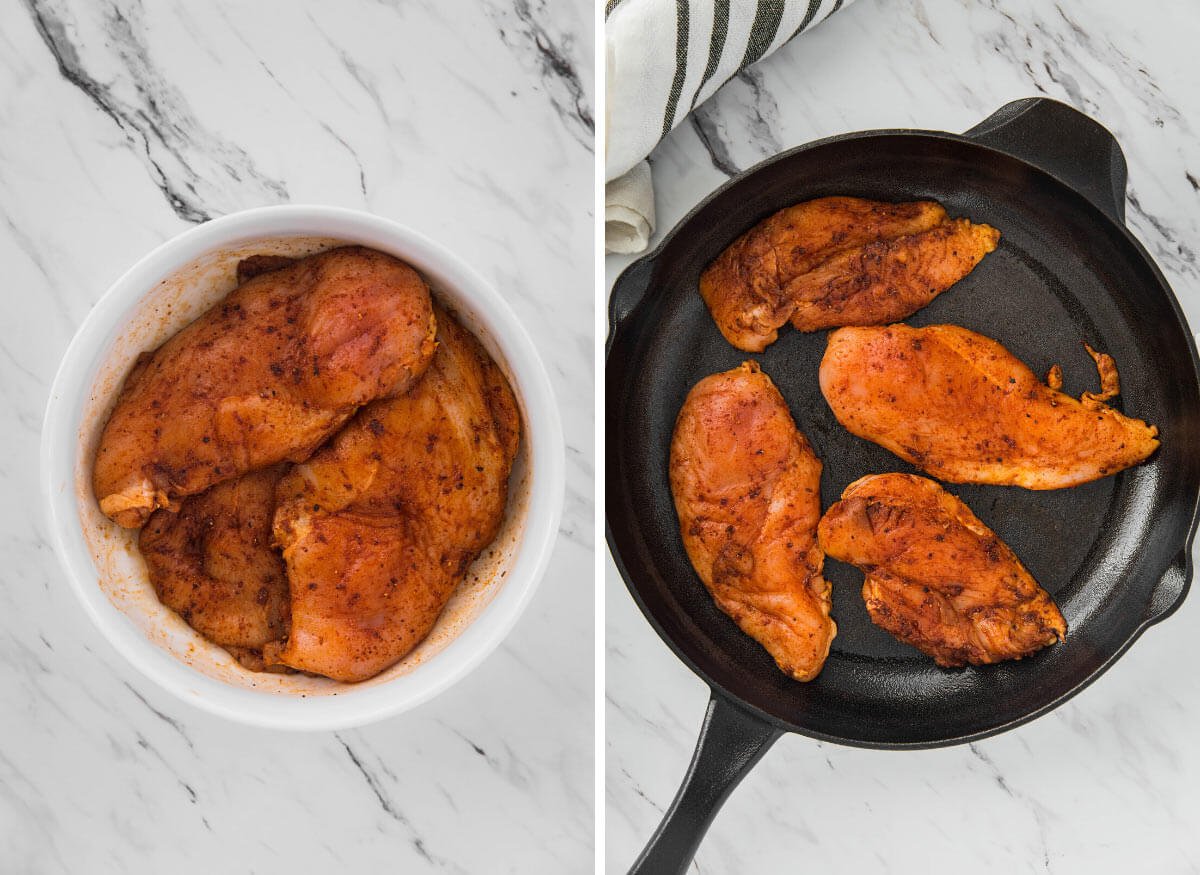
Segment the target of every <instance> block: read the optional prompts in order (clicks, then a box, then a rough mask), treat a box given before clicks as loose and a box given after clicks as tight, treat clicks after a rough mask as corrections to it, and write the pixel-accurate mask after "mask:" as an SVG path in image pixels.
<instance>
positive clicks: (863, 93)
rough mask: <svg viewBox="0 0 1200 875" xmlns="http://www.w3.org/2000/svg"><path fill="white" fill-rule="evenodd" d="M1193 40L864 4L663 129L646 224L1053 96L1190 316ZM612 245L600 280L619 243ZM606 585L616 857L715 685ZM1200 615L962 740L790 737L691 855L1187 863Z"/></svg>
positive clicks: (1032, 1) (1123, 24)
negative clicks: (809, 152) (1049, 706)
mask: <svg viewBox="0 0 1200 875" xmlns="http://www.w3.org/2000/svg"><path fill="white" fill-rule="evenodd" d="M1197 45H1200V6H1197V5H1196V4H1195V3H1193V2H1189V0H1173V2H1164V3H1161V4H1145V3H1142V4H1135V3H1125V2H1121V0H1103V2H1096V0H1086V2H1085V0H1065V2H1059V3H1051V2H1044V0H860V2H858V3H855V4H854V5H852V6H850V7H848V8H846V9H844V10H843V11H841V12H839V13H838V14H837V15H835V16H834V17H833V18H831V19H830V20H829V21H828V22H826V23H825V24H823V25H821V26H820V27H819V28H817V29H816V30H814V31H813V32H812V33H810V34H807V35H805V36H804V37H802V38H801V39H799V40H797V41H796V42H794V43H792V44H790V45H789V46H787V47H786V48H784V49H783V50H781V51H780V52H778V53H777V54H776V55H774V56H772V57H771V58H769V59H768V60H767V61H766V62H765V63H763V64H762V65H760V66H758V67H756V68H754V69H752V70H751V71H750V72H749V73H748V74H746V75H743V76H742V77H740V78H738V79H735V80H734V81H733V82H732V83H731V84H730V85H729V87H727V88H726V89H725V90H724V91H723V92H721V93H720V94H719V95H718V96H717V98H716V99H715V100H713V101H712V102H710V103H708V104H707V105H705V106H704V107H703V108H702V109H701V110H700V111H699V112H698V113H697V115H696V117H695V118H694V119H692V120H691V121H690V123H689V124H684V125H682V126H681V127H680V128H679V129H677V130H676V131H675V132H674V133H672V134H671V136H670V137H668V138H667V140H666V141H664V143H663V144H662V145H661V146H660V147H659V148H658V149H657V151H656V152H655V153H654V154H653V156H652V160H653V163H654V179H655V188H656V190H657V194H658V213H659V221H660V228H661V230H662V231H667V230H669V229H670V228H671V227H672V226H673V225H674V224H675V223H676V222H677V221H678V220H679V219H680V218H681V217H682V216H683V215H684V213H686V212H687V210H688V209H689V208H690V207H691V206H693V205H694V204H695V203H696V202H697V201H698V200H700V198H702V197H703V196H704V195H705V194H707V193H708V192H709V191H711V190H712V189H714V188H716V187H717V186H718V185H720V184H721V183H723V182H724V181H725V179H726V178H727V176H728V174H730V173H733V172H736V171H737V170H739V169H744V168H747V167H749V166H751V165H753V164H754V163H756V162H757V161H759V160H761V159H762V158H764V157H766V156H768V155H772V154H774V153H775V152H778V151H779V150H780V149H782V148H786V147H789V146H793V145H798V144H800V143H804V142H807V141H809V140H813V139H816V138H818V137H824V136H828V135H832V134H836V133H841V132H846V131H854V130H862V129H865V128H886V127H921V128H932V129H942V130H951V131H962V130H965V129H967V128H969V127H971V126H972V125H974V124H975V123H976V122H978V121H979V120H980V119H982V118H983V117H985V116H986V115H988V114H989V113H990V112H992V111H993V110H995V109H996V108H997V107H999V106H1000V105H1002V104H1004V103H1006V102H1008V101H1010V100H1014V99H1017V98H1021V97H1028V96H1033V95H1039V94H1045V95H1049V96H1050V97H1054V98H1057V99H1060V100H1066V101H1068V102H1070V103H1073V104H1075V105H1076V106H1078V107H1079V108H1081V109H1083V110H1084V111H1085V112H1088V113H1090V114H1091V115H1093V116H1095V117H1096V118H1098V119H1100V120H1101V121H1102V122H1103V123H1104V124H1105V125H1107V126H1108V127H1109V128H1110V129H1111V130H1112V131H1113V133H1115V134H1116V136H1117V137H1118V138H1119V140H1120V142H1121V144H1122V146H1123V148H1124V150H1125V155H1126V157H1127V158H1128V161H1129V203H1128V211H1127V212H1128V220H1129V225H1130V227H1131V228H1132V229H1133V232H1134V233H1135V234H1136V235H1137V236H1138V238H1139V239H1140V240H1141V241H1142V242H1143V243H1144V244H1145V245H1146V247H1147V248H1148V249H1149V251H1150V252H1151V253H1153V255H1154V257H1155V258H1156V259H1157V261H1158V263H1159V265H1160V266H1161V267H1162V269H1163V271H1164V273H1165V274H1166V275H1167V277H1168V279H1169V280H1170V282H1171V284H1172V286H1173V287H1174V289H1175V292H1176V294H1177V295H1178V296H1179V297H1180V299H1181V301H1182V302H1183V307H1184V309H1185V311H1186V312H1187V314H1188V316H1189V318H1190V319H1191V321H1192V324H1193V325H1194V326H1200V269H1198V265H1197V255H1196V252H1197V247H1200V139H1198V137H1197V132H1198V129H1200V89H1197V87H1196V83H1197V75H1198V73H1200V56H1198V55H1197V51H1196V46H1197ZM660 236H661V234H660ZM607 261H608V263H607V271H608V278H609V282H610V283H611V281H612V279H614V278H615V277H616V275H617V273H618V272H619V270H620V269H621V268H622V267H623V266H624V265H625V264H626V263H628V259H627V258H626V259H622V258H618V257H610V258H609V259H608V260H607ZM606 587H607V645H608V660H607V687H608V690H607V730H608V737H607V766H606V768H607V785H606V810H607V839H606V851H607V868H608V871H610V872H621V871H624V869H625V868H626V867H627V866H628V864H629V863H630V861H631V860H632V859H633V858H634V856H635V855H636V853H637V851H638V849H640V847H641V845H642V843H643V842H644V841H645V840H646V838H647V837H648V836H649V835H650V833H651V832H652V831H653V828H654V826H655V825H656V824H657V822H658V820H659V817H660V815H661V813H662V811H663V808H664V807H665V806H666V805H668V804H669V803H670V801H671V798H672V796H673V794H674V792H675V789H676V787H677V786H678V783H679V780H680V778H681V776H682V775H683V772H684V769H685V766H686V763H687V761H688V758H689V756H690V755H691V751H692V746H693V744H694V743H695V739H696V732H697V728H698V727H699V724H700V719H701V717H702V715H703V713H704V708H705V705H706V703H707V692H706V690H705V689H704V687H703V685H702V684H701V682H700V681H699V680H697V679H696V678H695V677H694V676H693V675H691V674H690V673H689V672H688V671H687V670H686V669H685V668H684V667H683V665H682V664H681V663H680V662H678V661H677V660H676V658H675V657H674V656H673V655H672V654H671V653H670V652H669V651H668V650H667V648H666V647H665V646H664V645H662V644H661V643H660V642H659V641H658V639H657V638H656V637H655V635H654V632H653V631H652V630H651V629H650V627H649V626H648V625H647V624H646V622H645V621H644V620H643V619H642V617H641V615H640V614H639V613H638V610H637V608H636V607H635V606H634V604H633V602H632V600H631V599H630V598H629V596H628V595H627V594H626V592H625V589H624V586H623V585H622V584H621V582H620V580H619V578H618V576H617V574H616V571H615V570H614V569H613V567H612V566H611V563H610V564H609V568H608V572H607V575H606ZM1198 629H1200V599H1198V598H1196V596H1195V595H1194V594H1193V597H1192V598H1191V599H1190V600H1189V601H1188V602H1187V603H1186V604H1185V605H1184V607H1183V608H1182V610H1181V611H1180V612H1179V613H1178V614H1176V615H1175V616H1174V617H1172V618H1171V619H1169V620H1168V621H1166V622H1165V623H1164V624H1162V625H1161V626H1157V627H1155V628H1154V629H1152V630H1150V632H1148V633H1147V634H1146V635H1145V636H1144V637H1143V638H1142V639H1141V640H1140V641H1139V642H1138V643H1137V644H1136V645H1135V646H1134V647H1133V649H1132V650H1131V651H1130V652H1129V653H1128V654H1127V655H1126V656H1125V657H1124V658H1123V659H1122V660H1121V661H1120V663H1118V665H1117V666H1116V667H1115V668H1113V669H1112V671H1110V672H1109V673H1108V674H1107V675H1105V676H1104V677H1103V678H1102V679H1101V680H1100V681H1098V682H1097V683H1096V684H1095V685H1094V686H1092V687H1091V688H1089V689H1088V690H1086V691H1085V692H1084V693H1082V694H1081V695H1080V696H1078V697H1077V698H1076V699H1074V700H1072V701H1071V702H1070V703H1069V704H1067V705H1066V706H1065V707H1063V708H1061V709H1059V710H1058V711H1056V712H1054V713H1053V714H1051V715H1050V716H1047V717H1044V718H1042V719H1040V720H1038V721H1036V722H1034V723H1032V724H1030V725H1028V726H1026V727H1023V728H1021V729H1018V730H1016V731H1014V732H1011V733H1009V734H1006V735H1002V736H999V737H997V738H993V739H990V740H986V741H982V742H979V743H977V744H973V745H970V746H968V747H961V748H952V749H946V750H938V751H929V752H921V753H901V754H897V753H886V752H873V751H862V750H851V749H848V748H843V747H837V746H833V745H828V744H818V743H816V742H813V741H810V740H808V739H805V738H801V737H798V736H785V737H784V738H783V740H781V741H780V742H778V743H777V744H776V745H775V747H774V748H773V749H772V750H771V751H770V752H768V754H767V755H766V757H765V758H764V759H763V761H762V762H761V763H760V764H759V765H758V767H757V768H755V770H754V771H753V772H752V773H751V775H750V777H749V778H748V779H747V780H746V781H745V783H743V784H742V786H741V787H739V788H738V789H737V790H736V791H735V792H734V795H733V796H732V797H731V798H730V800H729V802H728V803H727V804H726V805H725V808H724V810H723V811H722V812H721V814H720V815H719V816H718V818H717V821H716V823H715V824H714V826H713V828H712V830H711V832H710V833H709V835H708V838H707V839H706V841H705V843H704V844H703V846H702V847H701V849H700V853H699V856H698V858H697V862H696V865H695V866H694V867H693V870H692V871H696V872H702V873H729V872H743V873H758V872H764V873H765V872H821V873H825V875H833V873H853V875H870V873H884V872H886V873H898V875H905V873H917V872H922V873H923V872H970V873H995V875H1014V873H1026V872H1029V873H1044V872H1051V873H1055V875H1068V873H1072V875H1073V873H1089V875H1094V873H1110V872H1111V873H1117V872H1130V871H1137V872H1154V873H1159V872H1162V873H1183V872H1195V871H1200V831H1198V830H1197V823H1198V822H1200V743H1198V742H1197V738H1198V737H1200V675H1198V674H1197V672H1196V671H1195V670H1194V664H1195V653H1196V652H1195V641H1196V638H1197V633H1198Z"/></svg>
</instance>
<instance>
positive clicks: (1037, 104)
mask: <svg viewBox="0 0 1200 875" xmlns="http://www.w3.org/2000/svg"><path fill="white" fill-rule="evenodd" d="M963 136H965V137H967V138H968V139H971V140H974V141H976V142H977V143H981V144H982V145H984V146H990V147H991V148H993V149H998V150H1000V151H1001V152H1007V153H1009V154H1010V155H1015V156H1016V157H1017V158H1020V159H1021V160H1023V161H1026V162H1028V163H1029V164H1032V165H1034V166H1035V167H1038V168H1040V169H1041V170H1044V171H1046V172H1047V173H1049V174H1050V175H1051V176H1054V177H1056V178H1058V179H1059V180H1060V181H1062V182H1064V183H1066V184H1067V185H1068V186H1069V187H1071V188H1073V189H1075V190H1076V191H1077V192H1079V193H1080V194H1082V195H1083V196H1084V197H1086V198H1087V199H1088V200H1089V201H1091V202H1092V203H1093V204H1094V205H1095V206H1096V207H1098V208H1099V209H1100V210H1101V211H1102V212H1104V213H1105V214H1107V215H1108V216H1110V217H1112V218H1113V219H1116V220H1117V222H1118V223H1120V224H1122V225H1124V224H1125V181H1126V177H1127V175H1128V174H1127V170H1126V165H1125V154H1124V153H1123V152H1122V151H1121V146H1120V144H1119V143H1117V138H1116V137H1114V136H1113V135H1112V134H1111V133H1109V131H1108V129H1107V128H1105V127H1104V126H1103V125H1102V124H1100V123H1099V122H1097V121H1096V120H1095V119H1092V118H1089V117H1088V116H1086V115H1084V114H1083V113H1081V112H1080V111H1079V110H1077V109H1074V108H1073V107H1070V106H1067V104H1065V103H1059V102H1058V101H1057V100H1049V99H1048V98H1045V97H1028V98H1026V99H1024V100H1014V101H1013V102H1012V103H1008V104H1005V105H1004V106H1002V107H1000V109H998V110H996V111H995V112H994V113H992V114H991V115H990V116H988V117H987V118H986V119H984V120H983V121H982V122H980V123H979V124H977V125H976V126H975V127H973V128H971V130H969V131H967V132H966V133H965V134H964V135H963Z"/></svg>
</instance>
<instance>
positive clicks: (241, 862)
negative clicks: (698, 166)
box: [0, 0, 595, 875]
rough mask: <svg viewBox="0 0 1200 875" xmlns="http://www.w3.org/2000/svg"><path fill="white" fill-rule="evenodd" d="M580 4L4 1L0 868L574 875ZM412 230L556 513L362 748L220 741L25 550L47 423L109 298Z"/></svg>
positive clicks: (586, 140) (581, 717) (328, 737)
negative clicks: (217, 240) (483, 656)
mask: <svg viewBox="0 0 1200 875" xmlns="http://www.w3.org/2000/svg"><path fill="white" fill-rule="evenodd" d="M592 10H593V7H592V5H591V4H590V3H588V2H586V0H577V2H570V3H545V2H529V0H513V2H505V0H486V2H480V3H473V4H464V5H463V7H462V8H459V9H457V10H455V11H451V10H450V9H449V8H448V6H447V4H439V3H435V2H424V3H415V2H414V3H407V2H406V3H395V2H366V0H363V2H358V0H354V2H347V3H338V4H330V3H322V2H316V0H311V2H296V3H291V2H287V3H285V2H282V0H278V2H269V3H256V4H244V3H237V2H232V0H229V2H220V3H204V4H192V3H183V2H165V3H147V4H141V3H138V2H136V0H132V2H125V0H120V2H115V3H110V2H106V3H90V2H85V0H26V2H19V0H0V264H3V266H4V269H3V274H4V289H3V291H2V292H0V295H2V297H3V302H4V318H3V320H2V324H0V369H2V372H3V375H2V376H0V399H2V401H3V404H4V407H5V409H6V415H5V416H4V419H3V425H2V426H0V448H2V452H0V552H2V553H3V555H4V557H5V561H4V564H3V570H2V571H0V577H2V579H3V585H2V586H0V660H2V661H3V664H4V671H3V673H0V869H2V870H3V871H5V872H22V873H24V872H29V873H35V872H36V873H39V875H43V873H78V872H88V873H139V872H170V873H189V872H196V873H208V872H212V871H228V872H235V871H236V872H260V873H267V872H284V871H289V872H315V871H325V872H338V871H347V872H349V871H356V872H378V871H406V872H418V871H419V872H425V871H445V872H452V873H476V872H489V873H492V872H496V873H502V872H513V873H522V875H524V873H556V875H557V873H564V872H587V871H591V868H592V853H593V789H592V788H593V766H592V761H593V758H592V751H593V732H592V721H593V714H594V706H593V670H592V664H593V652H594V651H593V642H594V636H593V625H592V611H591V606H592V605H593V604H594V596H593V593H592V589H591V587H590V586H589V585H588V581H589V580H590V577H591V575H590V573H589V572H590V569H591V568H592V567H593V558H592V557H593V549H594V543H593V540H594V539H593V504H592V498H591V496H592V486H591V484H592V478H593V464H592V458H593V444H594V438H593V400H592V399H593V384H594V359H593V338H592V333H593V332H592V330H591V329H592V324H593V321H592V315H593V304H592V301H593V297H592V287H593V279H592V273H591V266H592V265H593V264H594V263H595V262H594V255H593V243H592V241H593V233H592V228H593V219H594V215H593V209H592V203H593V197H592V191H593V145H592V143H593V122H592V116H593V111H592V109H591V107H592V105H593V102H594V95H593V93H592V78H593V77H592V72H591V71H592V68H593V57H594V55H593V51H594V50H593V42H592ZM289 201H290V202H299V203H304V202H309V203H324V204H337V205H342V206H347V207H354V208H358V209H364V210H369V211H371V212H374V213H378V214H380V215H383V216H387V217H390V218H394V219H396V220H398V221H400V222H403V223H405V224H408V225H411V226H412V227H415V228H417V229H419V230H420V231H422V232H424V233H425V234H427V235H428V236H430V237H433V238H434V239H436V240H438V241H440V242H442V243H444V244H446V245H447V246H449V247H450V248H452V249H453V250H455V251H456V252H458V253H460V254H461V255H462V256H464V257H465V258H466V260H467V261H468V262H470V263H471V264H472V265H473V266H474V267H475V268H476V269H478V270H479V271H480V272H481V273H482V274H483V275H484V276H486V277H487V278H488V279H489V280H490V281H491V282H492V283H493V284H494V285H495V286H496V287H497V288H498V289H499V290H500V291H501V292H502V293H503V294H504V295H505V296H506V297H507V298H508V300H509V301H510V303H511V304H512V305H513V307H514V308H515V309H516V311H517V313H518V315H519V316H520V318H521V319H522V321H523V322H524V324H525V325H526V326H527V328H528V329H529V331H530V333H531V334H532V335H533V336H534V338H535V340H536V342H537V345H538V347H539V349H540V351H541V354H542V356H543V358H544V360H545V362H546V365H547V367H548V369H549V371H550V373H551V376H552V379H553V382H554V388H555V391H556V392H557V395H558V398H559V399H560V403H561V410H562V416H563V423H564V428H565V432H566V440H567V445H568V446H567V475H568V496H567V502H566V509H565V513H564V516H563V522H562V531H561V537H560V539H559V542H558V545H557V548H556V550H555V553H554V556H553V560H552V562H551V565H550V569H549V572H548V573H547V575H546V577H545V579H544V581H543V583H542V586H541V588H540V590H539V591H538V593H537V595H536V597H535V599H534V601H533V603H532V605H531V606H530V608H529V610H528V612H527V613H526V614H525V615H524V617H523V618H522V620H521V621H520V623H519V624H518V625H517V626H516V628H515V629H514V631H513V632H512V633H511V635H510V636H509V638H508V639H507V640H506V642H505V643H504V644H503V645H502V646H501V647H500V648H499V649H498V650H497V651H496V652H495V654H494V655H493V656H491V657H490V658H489V659H488V660H487V661H486V662H485V663H484V664H483V665H482V666H481V667H480V668H479V669H477V670H476V671H475V672H474V673H472V674H471V675H470V676H469V677H467V678H466V679H465V680H463V681H462V682H461V683H459V684H457V685H456V686H455V687H454V688H452V689H451V690H449V691H448V692H446V693H444V694H442V695H441V696H440V697H438V698H437V699H435V700H433V701H432V702H430V703H428V704H426V705H425V706H423V707H421V708H420V709H419V710H417V711H415V712H412V713H409V714H406V715H402V716H400V717H397V718H394V719H391V720H388V721H386V722H383V723H380V724H377V725H374V726H370V727H367V728H364V729H361V730H355V731H345V732H337V733H315V734H286V733H279V732H268V731H262V730H256V729H250V728H246V727H242V726H239V725H235V724H231V723H227V722H225V721H223V720H221V719H218V718H216V717H211V716H209V715H207V714H206V713H203V712H200V711H198V710H195V709H194V708H192V707H190V706H187V705H184V704H183V703H181V702H179V701H177V700H175V699H174V698H173V697H171V696H169V695H168V694H166V693H164V692H162V691H161V690H159V689H158V688H157V687H156V686H154V685H152V684H151V683H150V682H148V681H146V680H144V679H143V678H142V677H141V676H140V675H139V674H137V673H136V672H135V670H134V669H133V668H131V667H130V666H129V665H128V664H126V663H125V661H124V660H123V659H122V658H121V657H120V656H119V655H118V654H117V653H116V652H115V651H114V650H113V649H112V648H111V647H110V646H109V645H108V643H107V642H106V641H105V640H103V639H102V638H101V637H100V636H99V634H98V633H97V632H96V631H95V629H94V628H93V627H92V625H91V623H90V622H89V621H88V619H87V618H86V616H85V615H84V613H83V611H82V609H81V608H80V606H79V605H78V604H77V603H76V601H75V598H74V596H72V595H71V593H70V591H69V589H68V587H67V584H66V581H65V579H64V576H63V574H62V573H61V572H60V570H59V567H58V564H57V561H56V559H55V557H54V556H53V555H52V554H51V552H50V549H49V548H48V546H47V545H46V542H45V541H44V539H43V533H44V526H43V524H42V522H41V514H40V508H39V497H38V496H39V485H38V484H39V480H38V464H37V450H38V433H39V429H40V424H41V416H42V411H43V409H44V406H45V401H46V396H47V393H48V391H49V387H50V381H51V379H52V378H53V375H54V372H55V368H56V367H57V364H58V361H59V358H60V357H61V355H62V353H63V351H64V349H65V348H66V345H67V343H68V341H69V340H70V338H71V336H72V334H73V333H74V330H75V328H76V326H77V325H78V324H79V322H80V321H81V320H82V319H83V317H84V315H85V314H86V313H87V311H88V309H89V308H90V307H91V305H92V304H93V303H94V302H95V301H96V300H97V298H98V297H99V296H100V295H101V294H102V293H103V291H104V289H105V288H106V287H107V285H108V284H109V283H110V282H111V281H112V280H114V279H115V278H116V277H117V276H118V275H120V274H121V273H122V272H123V271H124V270H125V269H126V268H127V267H129V266H130V265H131V264H132V263H133V262H134V261H136V260H137V259H138V258H140V257H141V256H142V255H144V254H145V253H146V252H148V251H149V250H150V249H151V248H153V247H154V246H156V245H157V244H158V243H160V242H162V241H163V240H166V239H167V238H169V237H171V236H173V235H175V234H177V233H178V232H180V231H182V230H184V229H185V228H187V227H188V226H189V225H191V224H194V223H196V222H199V221H202V220H204V219H206V218H209V217H213V216H218V215H221V214H225V213H228V212H232V211H235V210H238V209H242V208H245V207H250V206H257V205H262V204H272V203H281V202H289Z"/></svg>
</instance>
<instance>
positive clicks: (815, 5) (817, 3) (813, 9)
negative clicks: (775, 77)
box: [617, 0, 842, 42]
mask: <svg viewBox="0 0 1200 875" xmlns="http://www.w3.org/2000/svg"><path fill="white" fill-rule="evenodd" d="M617 2H620V0H617ZM824 4H825V0H808V11H807V12H805V13H804V20H803V21H801V22H800V25H799V27H797V28H796V29H795V30H794V31H792V35H791V36H789V37H788V41H789V42H791V41H792V40H794V39H795V38H796V37H798V36H800V34H802V33H804V29H805V28H806V27H808V26H809V25H810V24H812V23H813V19H814V18H816V17H817V13H818V12H820V11H821V7H822V6H823V5H824ZM841 5H842V0H837V2H836V3H834V4H833V10H832V11H831V12H830V13H829V14H830V15H833V13H834V12H837V11H838V7H839V6H841Z"/></svg>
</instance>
